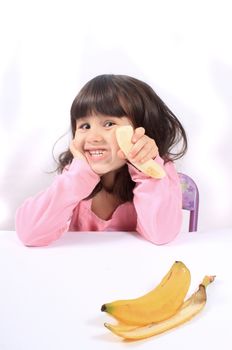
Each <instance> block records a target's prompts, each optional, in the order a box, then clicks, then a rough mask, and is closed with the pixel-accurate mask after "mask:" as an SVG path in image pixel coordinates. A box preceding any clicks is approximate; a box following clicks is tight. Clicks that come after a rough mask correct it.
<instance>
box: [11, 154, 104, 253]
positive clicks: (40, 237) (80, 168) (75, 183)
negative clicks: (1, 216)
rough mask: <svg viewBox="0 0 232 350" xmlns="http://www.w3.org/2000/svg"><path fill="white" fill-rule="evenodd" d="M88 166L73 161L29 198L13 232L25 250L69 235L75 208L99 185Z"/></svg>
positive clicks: (19, 213)
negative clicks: (51, 182)
mask: <svg viewBox="0 0 232 350" xmlns="http://www.w3.org/2000/svg"><path fill="white" fill-rule="evenodd" d="M99 180H100V178H99V176H98V175H97V174H95V173H94V172H93V171H92V170H91V168H90V166H89V165H88V163H87V162H86V161H84V160H82V159H73V161H72V163H71V165H70V167H69V169H68V170H65V171H64V172H63V173H62V174H61V175H58V176H56V178H55V180H54V182H53V184H52V185H51V186H50V187H49V188H48V189H47V190H45V191H43V192H41V193H39V194H38V195H37V196H35V197H32V198H28V199H27V200H26V201H25V202H24V203H23V204H22V206H21V207H20V208H19V209H18V210H17V212H16V232H17V234H18V236H19V238H20V239H21V241H22V242H23V243H24V244H25V245H27V246H44V245H48V244H49V243H51V242H52V241H54V240H56V239H58V238H59V237H60V236H61V235H62V234H63V233H64V232H66V231H68V228H69V224H70V220H71V217H72V213H73V210H74V208H75V207H76V206H77V205H78V203H79V202H80V201H81V200H82V199H84V198H86V197H87V196H88V195H89V194H90V193H91V192H92V190H93V189H94V187H95V186H96V185H97V183H98V182H99Z"/></svg>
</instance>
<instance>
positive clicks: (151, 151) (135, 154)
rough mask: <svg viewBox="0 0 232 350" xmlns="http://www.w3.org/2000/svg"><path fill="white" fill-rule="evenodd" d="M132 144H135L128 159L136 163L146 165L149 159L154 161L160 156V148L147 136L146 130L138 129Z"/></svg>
mask: <svg viewBox="0 0 232 350" xmlns="http://www.w3.org/2000/svg"><path fill="white" fill-rule="evenodd" d="M131 142H132V143H133V144H134V146H133V147H132V149H131V151H130V153H129V155H128V159H129V160H130V159H131V160H133V162H136V163H141V164H142V163H145V162H146V161H147V160H149V159H154V158H155V157H156V156H157V155H158V154H159V151H158V147H157V145H156V143H155V141H154V140H153V139H151V138H150V137H148V136H147V135H145V129H144V128H142V127H139V128H136V129H135V131H134V135H133V137H132V140H131Z"/></svg>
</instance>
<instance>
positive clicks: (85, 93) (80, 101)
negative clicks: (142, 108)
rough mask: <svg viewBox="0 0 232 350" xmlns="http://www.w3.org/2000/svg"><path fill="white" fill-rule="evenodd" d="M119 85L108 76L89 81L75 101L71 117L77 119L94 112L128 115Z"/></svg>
mask: <svg viewBox="0 0 232 350" xmlns="http://www.w3.org/2000/svg"><path fill="white" fill-rule="evenodd" d="M123 100H124V98H123V96H122V93H121V92H120V89H119V87H117V85H116V84H115V83H114V82H113V81H112V79H109V78H108V77H107V76H99V77H96V78H95V79H92V80H91V81H89V82H88V83H87V84H86V85H85V86H84V87H83V89H82V90H81V91H80V93H79V94H78V95H77V97H76V98H75V100H74V101H73V104H72V107H71V118H72V120H77V119H78V118H83V117H86V116H90V115H93V114H101V115H109V116H115V117H123V116H127V113H126V111H125V109H124V108H123V103H121V101H123Z"/></svg>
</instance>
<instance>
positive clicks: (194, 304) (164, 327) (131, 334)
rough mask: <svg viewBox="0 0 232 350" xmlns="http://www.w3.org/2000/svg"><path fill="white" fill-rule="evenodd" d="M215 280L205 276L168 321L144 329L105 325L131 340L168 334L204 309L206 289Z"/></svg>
mask: <svg viewBox="0 0 232 350" xmlns="http://www.w3.org/2000/svg"><path fill="white" fill-rule="evenodd" d="M214 279H215V276H205V278H204V279H203V281H202V283H201V284H200V285H199V288H198V290H197V291H196V292H195V293H193V294H192V296H191V297H190V298H188V299H187V300H186V301H185V302H184V304H183V305H182V306H181V308H180V309H179V310H178V311H177V312H176V314H175V315H173V316H171V317H170V318H169V319H167V320H164V321H161V322H158V323H151V324H149V325H146V326H143V327H138V326H130V325H127V324H118V325H112V324H109V323H105V324H104V325H105V327H106V328H108V329H109V330H110V331H111V332H113V333H114V334H116V335H118V336H120V337H123V338H125V339H131V340H139V339H145V338H148V337H151V336H154V335H157V334H160V333H163V332H166V331H168V330H169V329H172V328H175V327H177V326H179V325H181V324H183V323H185V322H187V321H189V320H190V319H192V318H193V317H194V316H195V315H197V314H198V313H199V312H200V311H201V310H202V309H203V307H204V306H205V304H206V299H207V296H206V287H207V286H208V285H209V284H210V283H211V282H213V281H214Z"/></svg>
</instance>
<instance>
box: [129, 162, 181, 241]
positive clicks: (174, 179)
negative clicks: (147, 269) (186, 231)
mask: <svg viewBox="0 0 232 350" xmlns="http://www.w3.org/2000/svg"><path fill="white" fill-rule="evenodd" d="M155 161H156V162H158V163H159V164H160V165H161V166H163V167H164V169H165V172H166V176H165V177H164V178H162V179H152V178H150V177H147V176H146V175H144V174H143V173H141V172H139V171H138V170H137V169H135V168H134V167H133V166H132V165H129V166H128V167H129V172H130V174H131V178H132V180H133V181H135V182H136V186H135V189H134V200H133V201H134V206H135V210H136V212H137V229H136V230H137V232H138V233H140V234H141V235H142V236H143V237H145V238H146V239H147V240H149V241H151V242H152V243H155V244H165V243H168V242H170V241H172V240H173V239H174V238H175V237H176V235H177V234H178V233H179V232H180V229H181V224H182V193H181V187H180V181H179V177H178V174H177V172H176V170H175V167H174V164H173V163H172V162H168V163H166V164H165V165H164V162H163V160H162V159H161V158H160V157H159V156H157V157H156V160H155Z"/></svg>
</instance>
